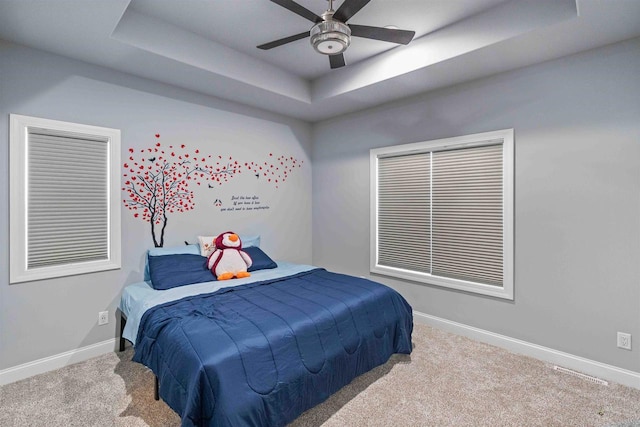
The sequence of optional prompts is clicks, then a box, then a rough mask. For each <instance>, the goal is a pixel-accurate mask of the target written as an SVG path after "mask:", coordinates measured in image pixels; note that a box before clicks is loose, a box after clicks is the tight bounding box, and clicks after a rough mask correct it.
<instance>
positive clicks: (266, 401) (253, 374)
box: [133, 269, 413, 426]
mask: <svg viewBox="0 0 640 427" xmlns="http://www.w3.org/2000/svg"><path fill="white" fill-rule="evenodd" d="M412 329H413V321H412V310H411V307H410V306H409V304H408V303H407V302H406V301H405V300H404V298H402V296H400V295H399V294H398V293H397V292H395V291H394V290H392V289H391V288H388V287H386V286H384V285H382V284H379V283H376V282H372V281H370V280H366V279H360V278H356V277H352V276H346V275H342V274H336V273H331V272H328V271H326V270H323V269H315V270H311V271H307V272H304V273H300V274H296V275H293V276H289V277H285V278H281V279H275V280H269V281H264V282H258V283H251V284H247V285H242V286H238V287H233V288H225V289H221V290H219V291H217V292H214V293H211V294H205V295H196V296H191V297H187V298H183V299H181V300H178V301H174V302H170V303H166V304H163V305H160V306H157V307H154V308H152V309H150V310H148V311H147V312H146V313H145V315H144V316H143V318H142V321H141V323H140V328H139V331H138V337H137V341H136V342H137V344H136V348H135V355H134V358H133V360H135V361H136V362H141V363H143V364H145V365H146V366H148V367H149V368H151V369H152V370H153V372H154V373H155V374H156V376H157V377H158V380H159V384H160V396H161V397H162V398H163V400H164V401H165V402H167V404H168V405H169V406H170V407H171V408H172V409H173V410H175V411H176V412H177V413H178V414H179V415H180V416H181V418H182V425H183V426H281V425H285V424H287V423H289V422H291V421H293V420H294V419H295V418H297V417H298V416H299V415H300V414H302V413H303V412H304V411H305V410H307V409H309V408H311V407H313V406H315V405H316V404H318V403H320V402H322V401H324V400H325V399H326V398H327V397H329V396H330V395H331V394H332V393H334V392H336V391H337V390H339V389H340V388H341V387H343V386H344V385H346V384H348V383H349V382H351V380H353V379H354V378H355V377H356V376H358V375H360V374H362V373H364V372H367V371H369V370H371V369H372V368H374V367H376V366H378V365H381V364H383V363H385V362H386V361H387V360H388V359H389V357H390V356H391V355H392V354H393V353H407V354H408V353H410V352H411V349H412V347H411V332H412Z"/></svg>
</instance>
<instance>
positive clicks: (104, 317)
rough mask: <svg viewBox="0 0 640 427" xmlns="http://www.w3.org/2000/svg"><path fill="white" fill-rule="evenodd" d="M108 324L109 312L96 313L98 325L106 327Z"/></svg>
mask: <svg viewBox="0 0 640 427" xmlns="http://www.w3.org/2000/svg"><path fill="white" fill-rule="evenodd" d="M107 323H109V312H108V311H101V312H100V313H98V325H106V324H107Z"/></svg>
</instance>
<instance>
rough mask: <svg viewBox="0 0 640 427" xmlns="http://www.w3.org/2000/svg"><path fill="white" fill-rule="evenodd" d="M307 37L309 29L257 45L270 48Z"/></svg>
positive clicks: (264, 48) (266, 48)
mask: <svg viewBox="0 0 640 427" xmlns="http://www.w3.org/2000/svg"><path fill="white" fill-rule="evenodd" d="M305 37H309V31H307V32H305V33H300V34H296V35H294V36H289V37H285V38H283V39H279V40H274V41H272V42H269V43H265V44H261V45H260V46H256V47H257V48H258V49H262V50H269V49H273V48H274V47H278V46H282V45H283V44H287V43H291V42H294V41H296V40H300V39H304V38H305Z"/></svg>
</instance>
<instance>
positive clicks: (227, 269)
mask: <svg viewBox="0 0 640 427" xmlns="http://www.w3.org/2000/svg"><path fill="white" fill-rule="evenodd" d="M215 243H216V250H215V251H213V253H212V254H211V255H209V259H208V261H207V268H208V269H209V270H211V273H213V275H214V276H216V277H217V278H218V280H228V279H233V278H234V277H237V278H239V279H241V278H243V277H249V276H251V273H249V272H247V269H248V268H249V267H251V264H252V263H253V261H252V260H251V257H250V256H249V255H248V254H247V253H246V252H245V251H243V250H242V241H241V240H240V237H239V236H238V235H237V234H236V233H234V232H232V231H227V232H225V233H222V234H220V235H219V236H218V237H216V241H215Z"/></svg>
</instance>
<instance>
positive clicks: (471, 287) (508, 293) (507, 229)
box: [369, 129, 515, 300]
mask: <svg viewBox="0 0 640 427" xmlns="http://www.w3.org/2000/svg"><path fill="white" fill-rule="evenodd" d="M500 140H501V141H502V182H503V199H502V200H503V211H502V218H503V228H502V230H503V284H502V287H499V286H495V285H487V284H483V283H477V282H472V281H467V280H461V279H454V278H448V277H442V276H436V275H432V274H430V273H424V272H419V271H412V270H406V269H401V268H396V267H389V266H384V265H379V264H378V262H377V261H378V200H377V198H378V159H379V158H382V157H391V156H398V155H407V154H418V153H427V152H434V151H443V150H451V149H460V148H472V147H480V146H486V145H495V144H496V143H499V142H498V141H500ZM514 163H515V159H514V130H513V129H503V130H497V131H492V132H483V133H476V134H471V135H464V136H457V137H452V138H443V139H437V140H431V141H422V142H415V143H410V144H401V145H394V146H389V147H382V148H374V149H371V150H370V162H369V169H370V227H371V228H370V237H371V240H370V257H369V259H370V271H371V273H375V274H381V275H385V276H390V277H394V278H399V279H405V280H410V281H414V282H419V283H425V284H429V285H435V286H439V287H444V288H450V289H456V290H460V291H466V292H471V293H475V294H481V295H487V296H492V297H497V298H503V299H507V300H513V299H514V265H513V264H514V253H513V252H514V199H515V196H514V166H515V165H514Z"/></svg>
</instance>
